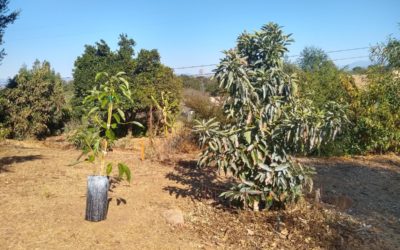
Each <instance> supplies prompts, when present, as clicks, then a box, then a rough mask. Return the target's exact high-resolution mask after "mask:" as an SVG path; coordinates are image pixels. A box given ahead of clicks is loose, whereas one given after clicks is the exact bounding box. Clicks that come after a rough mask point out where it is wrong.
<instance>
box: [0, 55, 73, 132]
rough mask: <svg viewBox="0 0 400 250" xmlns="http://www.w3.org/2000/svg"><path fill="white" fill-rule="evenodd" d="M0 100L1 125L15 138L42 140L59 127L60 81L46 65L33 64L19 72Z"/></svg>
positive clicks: (61, 93)
mask: <svg viewBox="0 0 400 250" xmlns="http://www.w3.org/2000/svg"><path fill="white" fill-rule="evenodd" d="M1 97H2V98H4V99H3V100H5V101H3V105H4V106H3V109H4V110H3V117H2V120H3V121H2V122H3V123H4V124H5V125H6V126H7V127H9V128H10V130H11V135H12V136H13V137H15V138H19V139H23V138H27V137H36V138H43V137H44V136H47V135H50V134H53V133H55V132H56V131H57V130H59V129H61V128H62V126H63V122H62V121H63V118H65V117H63V114H64V113H63V110H62V108H63V106H64V104H65V100H64V96H63V90H62V80H61V77H60V75H59V74H56V73H55V72H54V70H52V69H51V66H50V63H48V62H46V61H44V62H40V61H38V60H36V61H35V63H34V64H33V67H32V69H27V68H26V67H23V68H21V69H20V71H19V73H18V74H17V75H16V76H15V77H14V78H13V79H12V80H10V82H9V84H8V85H7V86H6V88H5V89H3V90H2V91H1Z"/></svg>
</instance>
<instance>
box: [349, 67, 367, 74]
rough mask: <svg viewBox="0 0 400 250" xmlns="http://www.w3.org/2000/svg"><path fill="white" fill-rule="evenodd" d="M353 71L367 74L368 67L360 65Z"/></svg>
mask: <svg viewBox="0 0 400 250" xmlns="http://www.w3.org/2000/svg"><path fill="white" fill-rule="evenodd" d="M351 71H352V73H353V74H365V73H366V72H367V69H366V68H363V67H360V66H356V67H354V68H353V69H352V70H351Z"/></svg>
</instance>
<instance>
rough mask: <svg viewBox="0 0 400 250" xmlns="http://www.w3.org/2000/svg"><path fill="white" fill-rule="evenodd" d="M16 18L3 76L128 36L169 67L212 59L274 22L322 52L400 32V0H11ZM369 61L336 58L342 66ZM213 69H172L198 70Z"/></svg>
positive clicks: (66, 67)
mask: <svg viewBox="0 0 400 250" xmlns="http://www.w3.org/2000/svg"><path fill="white" fill-rule="evenodd" d="M9 7H10V9H11V10H13V9H20V10H21V15H20V17H19V19H18V20H17V21H16V22H15V23H14V24H12V25H10V26H9V27H8V28H7V30H6V32H5V35H4V39H3V40H4V41H5V44H4V45H3V47H4V48H5V49H6V53H7V56H6V57H5V59H4V60H3V61H2V64H1V65H0V78H7V77H11V76H13V75H15V74H16V73H17V72H18V70H19V68H20V67H21V66H22V65H23V64H26V65H28V66H31V65H32V63H33V61H34V60H35V59H36V58H37V59H39V60H48V61H50V63H51V64H52V67H53V68H54V69H55V70H56V71H57V72H60V73H61V75H62V76H63V77H68V76H71V75H72V69H73V64H74V61H75V59H76V57H77V56H79V55H81V54H82V52H83V50H84V45H85V44H94V43H95V42H96V41H98V40H100V39H104V40H105V41H106V42H107V43H108V44H109V45H110V46H111V48H112V49H116V45H117V40H118V35H119V34H120V33H127V34H128V36H129V37H131V38H133V39H134V40H135V41H136V43H137V46H136V51H138V50H139V49H141V48H146V49H153V48H156V49H158V50H159V52H160V54H161V58H162V59H161V60H162V62H163V63H164V64H166V65H168V66H170V67H181V66H190V65H202V64H212V63H217V62H218V61H219V58H221V56H222V54H221V51H222V50H225V49H229V48H231V47H233V46H234V45H235V40H236V37H237V36H238V35H239V34H240V33H241V32H242V31H244V30H247V31H254V30H257V29H259V28H260V27H261V26H262V25H263V24H265V23H267V22H270V21H273V22H277V23H278V24H280V25H282V26H284V30H285V32H287V33H293V38H294V39H295V43H294V44H293V45H291V46H290V53H289V54H290V55H296V54H298V53H299V52H300V51H301V50H302V49H303V48H304V47H305V46H309V45H315V46H317V47H320V48H322V49H324V50H326V51H331V50H340V49H348V48H357V47H364V46H369V45H373V44H375V43H376V42H379V41H383V40H385V39H386V38H387V36H388V35H389V34H394V35H395V36H397V37H398V36H399V33H400V30H399V26H398V23H399V22H400V12H399V10H400V1H399V0H392V1H389V0H387V1H382V0H381V1H368V0H364V1H357V0H352V1H333V0H332V1H321V0H319V1H317V0H315V1H311V0H309V1H307V0H305V1H294V0H293V1H276V0H275V1H269V0H264V1H261V0H260V1H257V0H247V1H243V0H242V1H239V0H202V1H196V0H192V1H190V0H169V1H161V0H159V1H152V0H147V1H144V0H143V1H134V0H132V1H122V0H115V1H105V0H63V1H61V0H58V1H55V0H35V1H29V0H11V3H10V6H9ZM329 55H330V57H331V58H332V59H337V58H347V57H357V56H366V55H368V50H357V51H351V52H343V53H332V54H329ZM360 60H361V61H365V60H368V59H367V58H366V59H350V60H343V61H337V63H338V64H340V65H345V64H350V63H353V62H355V61H360ZM211 69H212V68H207V67H204V68H196V69H185V70H177V71H176V72H177V73H192V74H196V73H199V71H200V70H202V71H203V72H204V73H207V72H210V70H211Z"/></svg>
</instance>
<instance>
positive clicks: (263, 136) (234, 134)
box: [195, 23, 345, 209]
mask: <svg viewBox="0 0 400 250" xmlns="http://www.w3.org/2000/svg"><path fill="white" fill-rule="evenodd" d="M291 42H292V40H291V38H290V35H285V34H284V33H283V31H282V30H281V28H280V27H279V26H278V25H277V24H274V23H270V24H268V25H265V26H263V27H262V29H261V31H258V32H255V33H253V34H249V33H243V34H242V35H241V36H239V38H238V42H237V46H236V48H234V49H232V50H229V51H226V52H225V58H223V59H222V60H221V62H220V64H219V66H218V68H217V70H216V74H215V77H216V78H217V80H218V82H219V83H220V86H221V87H222V88H224V89H225V90H226V91H227V93H228V94H229V97H228V98H227V100H226V101H225V105H224V111H225V113H226V115H228V118H230V120H229V121H228V123H227V124H226V125H225V126H222V127H221V126H220V124H219V123H218V122H215V121H214V120H213V119H211V120H209V121H202V122H198V124H197V125H196V127H195V129H196V132H197V133H199V137H200V141H201V144H202V145H203V146H204V149H203V152H202V155H201V156H200V159H199V165H201V166H203V165H208V164H212V163H214V164H216V165H217V166H218V168H219V169H220V170H224V171H225V172H230V173H232V174H233V176H235V177H236V178H237V182H238V184H235V185H234V186H233V188H232V189H231V190H230V191H227V192H225V193H223V194H222V195H223V196H224V197H226V198H229V199H231V200H237V201H240V202H241V203H243V204H244V205H246V204H247V205H250V206H251V207H253V209H258V205H259V204H261V205H265V206H266V207H270V206H273V205H276V206H279V207H282V206H284V204H285V203H286V202H290V201H295V200H296V199H297V198H298V197H299V196H300V195H301V193H302V190H303V187H304V186H305V185H308V184H310V183H311V178H310V173H311V170H310V169H309V168H307V167H303V166H302V165H301V164H300V163H298V162H297V161H295V160H293V159H292V158H291V157H290V153H295V152H297V151H298V150H299V149H301V150H307V151H309V150H312V149H313V148H315V147H318V146H319V145H320V144H321V143H322V142H323V141H324V140H329V139H333V138H334V137H335V136H336V135H337V133H338V132H339V131H340V126H341V124H342V122H343V119H345V115H344V113H343V111H342V110H341V108H340V106H338V105H337V104H336V103H332V102H330V103H327V106H326V108H325V110H326V111H325V110H320V109H317V108H315V107H314V106H313V105H312V102H311V101H310V100H307V99H305V98H301V97H299V96H298V95H297V94H296V78H295V77H294V76H293V75H288V74H287V73H286V72H285V70H284V60H283V58H284V55H285V53H286V52H287V51H288V49H287V46H288V45H289V44H290V43H291Z"/></svg>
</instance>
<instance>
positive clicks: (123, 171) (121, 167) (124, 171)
mask: <svg viewBox="0 0 400 250" xmlns="http://www.w3.org/2000/svg"><path fill="white" fill-rule="evenodd" d="M118 175H119V177H120V178H123V176H124V175H125V177H126V180H127V181H128V182H131V177H132V174H131V170H130V169H129V167H128V166H127V165H126V164H125V163H118Z"/></svg>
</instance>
